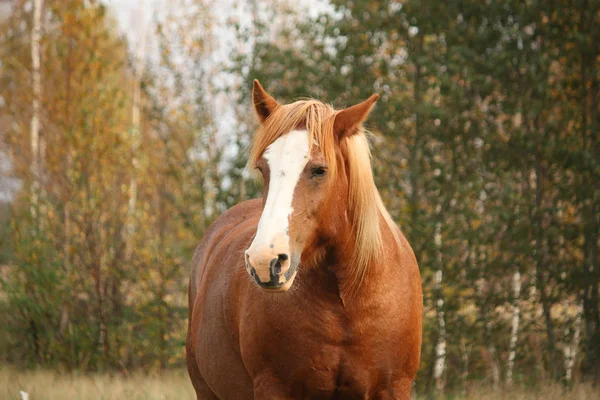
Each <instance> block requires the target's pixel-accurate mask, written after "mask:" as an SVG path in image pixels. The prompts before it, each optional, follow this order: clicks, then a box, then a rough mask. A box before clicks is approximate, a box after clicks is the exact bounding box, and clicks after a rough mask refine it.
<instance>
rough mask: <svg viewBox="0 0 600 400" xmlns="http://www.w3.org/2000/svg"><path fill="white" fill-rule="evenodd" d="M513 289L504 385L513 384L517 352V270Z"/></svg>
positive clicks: (519, 276) (518, 313)
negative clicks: (510, 327)
mask: <svg viewBox="0 0 600 400" xmlns="http://www.w3.org/2000/svg"><path fill="white" fill-rule="evenodd" d="M512 289H513V315H512V329H511V333H510V344H509V347H508V366H507V368H506V383H507V384H508V385H512V383H513V368H514V366H515V356H516V350H517V339H518V336H519V322H520V317H521V304H520V299H521V274H520V273H519V269H518V268H517V270H516V271H515V272H514V274H513V279H512Z"/></svg>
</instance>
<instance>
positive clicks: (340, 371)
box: [186, 81, 422, 399]
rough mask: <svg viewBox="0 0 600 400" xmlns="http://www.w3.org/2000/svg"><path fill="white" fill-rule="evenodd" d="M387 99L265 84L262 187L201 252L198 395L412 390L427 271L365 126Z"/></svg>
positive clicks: (403, 394) (194, 310)
mask: <svg viewBox="0 0 600 400" xmlns="http://www.w3.org/2000/svg"><path fill="white" fill-rule="evenodd" d="M377 98H378V96H377V95H373V96H371V97H370V98H369V99H368V100H366V101H365V102H363V103H360V104H357V105H355V106H353V107H350V108H346V109H344V110H341V111H336V110H334V109H333V108H331V107H330V106H328V105H325V104H323V103H321V102H318V101H316V100H305V101H298V102H295V103H292V104H288V105H280V104H279V103H278V102H277V101H276V100H275V99H273V98H272V97H271V96H270V95H269V94H267V93H266V92H265V91H264V89H263V88H262V87H261V86H260V84H259V83H258V81H254V89H253V102H254V107H255V109H256V112H257V114H258V118H259V119H260V122H261V126H260V129H259V130H258V131H257V133H256V135H255V137H254V141H253V147H252V152H251V154H250V160H249V166H250V167H252V168H255V169H256V170H257V171H259V172H260V174H261V175H262V179H263V180H264V194H263V198H262V199H254V200H249V201H245V202H243V203H241V204H238V205H236V206H235V207H233V208H231V209H230V210H228V211H227V212H225V213H224V214H223V215H222V216H221V217H220V218H219V219H217V220H216V221H215V223H214V224H213V225H212V226H211V227H210V229H209V230H208V231H207V232H206V235H205V237H204V238H203V240H202V242H201V243H200V245H199V247H198V249H197V250H196V253H195V255H194V258H193V268H192V275H191V279H190V286H189V306H190V310H189V326H188V335H187V343H186V350H187V366H188V371H189V374H190V378H191V380H192V384H193V385H194V388H195V390H196V394H197V396H198V399H409V398H410V393H411V386H412V382H413V380H414V378H415V375H416V373H417V369H418V367H419V360H420V350H421V318H422V294H421V279H420V276H419V269H418V266H417V262H416V259H415V256H414V253H413V251H412V249H411V247H410V245H409V244H408V242H407V241H406V239H405V238H404V236H403V235H402V233H401V232H400V230H399V229H398V228H397V226H396V225H395V223H394V222H393V221H392V219H391V217H390V215H389V214H388V212H387V211H386V209H385V207H384V205H383V203H382V201H381V197H380V196H379V192H378V191H377V188H376V187H375V183H374V180H373V174H372V171H371V160H370V152H369V146H368V142H367V137H366V132H365V130H364V129H363V127H362V122H363V121H364V120H365V118H366V117H367V115H368V114H369V112H370V110H371V108H372V107H373V105H374V104H375V101H376V100H377ZM244 266H245V271H244Z"/></svg>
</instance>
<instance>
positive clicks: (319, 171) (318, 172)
mask: <svg viewBox="0 0 600 400" xmlns="http://www.w3.org/2000/svg"><path fill="white" fill-rule="evenodd" d="M326 173H327V168H325V167H316V168H313V170H312V176H313V178H318V177H321V176H325V174H326Z"/></svg>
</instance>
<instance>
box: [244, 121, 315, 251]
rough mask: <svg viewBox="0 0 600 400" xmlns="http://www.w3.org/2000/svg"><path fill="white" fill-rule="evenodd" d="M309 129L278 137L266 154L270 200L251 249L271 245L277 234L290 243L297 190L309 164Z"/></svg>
mask: <svg viewBox="0 0 600 400" xmlns="http://www.w3.org/2000/svg"><path fill="white" fill-rule="evenodd" d="M308 139H309V137H308V131H306V130H301V131H300V130H297V131H291V132H290V133H287V134H285V135H283V136H281V137H280V138H279V139H277V140H275V141H274V142H273V143H272V144H271V145H270V146H269V147H267V150H265V153H264V155H263V157H264V158H265V160H267V163H268V164H269V170H270V180H269V193H267V202H266V204H265V208H264V210H263V213H262V215H261V217H260V221H259V222H258V229H257V231H256V237H255V238H254V241H253V242H252V245H251V246H250V248H256V247H258V248H262V247H263V246H265V247H269V246H270V245H271V244H273V240H274V238H275V237H276V236H279V235H283V236H284V237H285V239H286V241H287V243H286V244H287V245H288V246H289V235H288V228H289V217H290V215H291V214H292V211H293V208H292V200H293V198H294V189H295V188H296V184H297V183H298V180H299V179H300V175H301V174H302V171H303V170H304V167H305V166H306V164H307V163H308V159H309V157H308V151H309V143H308Z"/></svg>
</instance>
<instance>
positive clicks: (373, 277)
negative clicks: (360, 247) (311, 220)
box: [324, 227, 391, 304]
mask: <svg viewBox="0 0 600 400" xmlns="http://www.w3.org/2000/svg"><path fill="white" fill-rule="evenodd" d="M382 229H387V228H386V227H382ZM348 231H350V228H349V230H348ZM354 246H355V239H354V238H352V237H349V238H345V241H344V242H341V243H339V244H338V245H337V246H332V248H331V249H330V250H329V251H328V254H327V256H326V257H325V258H324V263H325V267H326V268H327V269H328V270H329V271H331V273H332V274H333V275H334V277H335V281H336V286H337V287H336V290H337V292H338V295H339V297H340V299H341V300H342V302H343V303H344V304H349V303H350V302H353V303H355V302H361V301H363V300H365V299H366V298H370V297H372V295H373V293H374V292H376V291H378V289H377V288H380V287H382V286H385V285H387V284H389V283H390V278H391V270H390V263H389V262H387V261H386V260H385V255H382V258H381V259H376V260H373V261H372V262H371V264H370V265H369V266H368V268H367V270H366V271H365V275H364V279H363V280H362V282H361V283H360V284H359V285H358V286H357V287H355V286H352V285H351V284H350V283H351V282H353V281H354V279H355V278H356V276H355V274H356V273H357V271H356V268H354V264H353V259H352V257H353V254H354V249H355V247H354ZM384 253H385V252H384Z"/></svg>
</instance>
